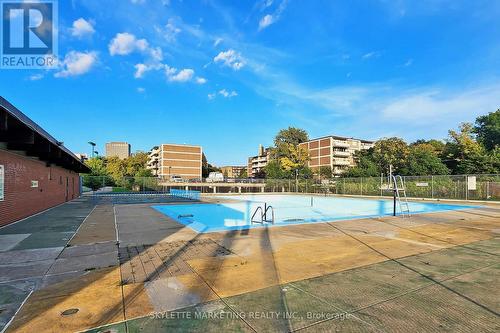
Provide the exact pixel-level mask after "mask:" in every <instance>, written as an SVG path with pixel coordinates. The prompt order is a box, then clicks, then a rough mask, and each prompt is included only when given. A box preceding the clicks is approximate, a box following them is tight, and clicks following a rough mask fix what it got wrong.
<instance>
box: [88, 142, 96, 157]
mask: <svg viewBox="0 0 500 333" xmlns="http://www.w3.org/2000/svg"><path fill="white" fill-rule="evenodd" d="M89 145H91V146H92V155H91V156H92V157H94V154H95V153H96V151H95V150H94V149H95V142H92V141H89Z"/></svg>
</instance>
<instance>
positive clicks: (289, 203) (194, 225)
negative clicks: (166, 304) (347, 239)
mask: <svg viewBox="0 0 500 333" xmlns="http://www.w3.org/2000/svg"><path fill="white" fill-rule="evenodd" d="M217 198H220V199H221V203H213V204H212V203H196V204H181V205H161V206H160V205H157V206H152V207H153V208H154V209H156V210H158V211H160V212H161V213H163V214H165V215H167V216H169V217H171V218H173V219H174V220H176V221H178V222H180V223H182V224H184V225H186V226H188V227H190V228H191V229H193V230H195V231H197V232H212V231H224V230H238V229H248V228H259V227H263V226H283V225H289V224H300V223H314V222H326V221H335V220H348V219H356V218H366V217H376V216H384V215H392V212H393V202H392V200H386V199H356V198H340V197H321V196H307V195H259V194H257V195H238V196H219V197H217ZM227 199H229V200H231V201H232V202H226V201H227ZM264 204H266V205H267V206H272V207H273V210H274V224H270V223H263V224H258V223H251V221H250V220H251V217H252V215H253V214H254V212H255V210H256V209H257V207H262V209H264ZM409 206H410V212H411V213H429V212H439V211H448V210H459V209H470V208H477V207H478V206H465V205H447V204H438V203H419V202H410V203H409ZM397 208H398V209H397V211H398V212H399V207H397ZM258 215H259V214H257V215H255V216H256V218H255V219H257V220H260V216H259V217H258ZM267 218H268V219H270V218H271V217H270V213H269V214H268V216H267Z"/></svg>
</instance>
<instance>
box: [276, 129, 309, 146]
mask: <svg viewBox="0 0 500 333" xmlns="http://www.w3.org/2000/svg"><path fill="white" fill-rule="evenodd" d="M308 140H309V135H307V132H306V131H305V130H303V129H300V128H296V127H288V128H287V129H282V130H280V131H279V132H278V134H277V135H276V137H275V138H274V145H275V146H276V147H279V146H280V145H281V144H292V145H294V146H297V145H298V144H300V143H303V142H306V141H308Z"/></svg>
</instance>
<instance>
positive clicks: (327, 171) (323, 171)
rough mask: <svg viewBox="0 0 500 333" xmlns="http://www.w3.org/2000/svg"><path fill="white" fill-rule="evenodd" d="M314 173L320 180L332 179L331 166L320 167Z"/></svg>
mask: <svg viewBox="0 0 500 333" xmlns="http://www.w3.org/2000/svg"><path fill="white" fill-rule="evenodd" d="M315 173H316V175H317V176H318V177H319V178H321V179H331V178H332V177H333V170H332V167H331V166H321V167H319V168H318V169H316V172H315Z"/></svg>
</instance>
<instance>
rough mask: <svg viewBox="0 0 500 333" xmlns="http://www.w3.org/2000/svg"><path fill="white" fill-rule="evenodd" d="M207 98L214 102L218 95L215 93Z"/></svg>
mask: <svg viewBox="0 0 500 333" xmlns="http://www.w3.org/2000/svg"><path fill="white" fill-rule="evenodd" d="M207 96H208V99H209V100H213V99H215V97H216V96H217V94H215V93H213V94H208V95H207Z"/></svg>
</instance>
